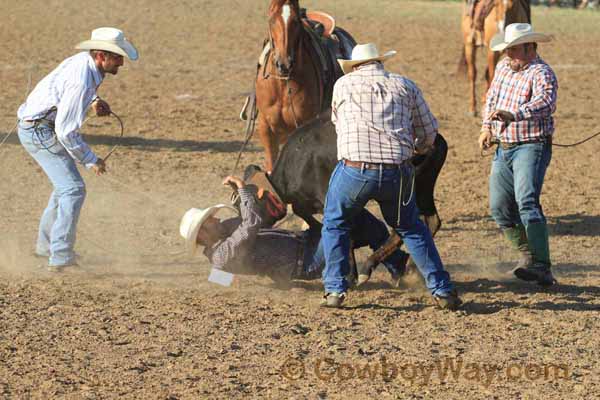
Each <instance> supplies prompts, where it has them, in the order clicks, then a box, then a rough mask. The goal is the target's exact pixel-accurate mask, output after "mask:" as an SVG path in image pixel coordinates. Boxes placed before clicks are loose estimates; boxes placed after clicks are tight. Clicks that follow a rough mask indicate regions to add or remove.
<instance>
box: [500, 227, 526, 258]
mask: <svg viewBox="0 0 600 400" xmlns="http://www.w3.org/2000/svg"><path fill="white" fill-rule="evenodd" d="M502 232H503V233H504V237H505V238H506V239H508V241H509V242H510V244H511V245H512V247H513V248H514V249H515V250H517V251H518V252H519V254H520V255H521V258H520V259H519V262H518V263H517V268H527V267H531V266H532V265H533V257H532V254H531V251H530V250H529V243H528V241H527V234H526V233H525V227H524V226H523V225H517V226H515V227H513V228H505V229H503V230H502Z"/></svg>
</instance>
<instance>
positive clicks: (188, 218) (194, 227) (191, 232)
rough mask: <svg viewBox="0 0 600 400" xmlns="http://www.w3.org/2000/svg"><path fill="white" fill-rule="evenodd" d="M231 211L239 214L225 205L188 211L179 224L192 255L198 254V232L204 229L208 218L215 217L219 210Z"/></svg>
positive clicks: (180, 231)
mask: <svg viewBox="0 0 600 400" xmlns="http://www.w3.org/2000/svg"><path fill="white" fill-rule="evenodd" d="M222 209H229V210H232V211H234V212H235V213H237V210H236V209H235V208H233V207H231V206H228V205H225V204H217V205H216V206H212V207H208V208H205V209H200V208H190V209H189V210H187V211H186V213H185V214H184V215H183V218H181V223H180V224H179V234H180V235H181V236H182V237H183V238H184V239H185V244H186V246H187V248H188V250H189V251H190V253H191V254H194V253H196V249H197V248H198V243H196V238H197V236H198V231H199V230H200V228H201V227H202V224H204V222H205V221H206V220H207V219H208V217H212V216H214V215H215V214H216V213H217V212H218V211H219V210H222Z"/></svg>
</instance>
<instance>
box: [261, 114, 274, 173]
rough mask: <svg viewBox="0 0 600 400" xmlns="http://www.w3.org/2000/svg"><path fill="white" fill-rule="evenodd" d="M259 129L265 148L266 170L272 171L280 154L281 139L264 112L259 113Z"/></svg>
mask: <svg viewBox="0 0 600 400" xmlns="http://www.w3.org/2000/svg"><path fill="white" fill-rule="evenodd" d="M257 130H258V136H259V138H260V142H261V144H262V145H263V147H264V148H265V170H266V171H267V172H268V173H270V172H271V171H272V170H273V165H274V164H275V161H276V160H277V156H278V155H279V141H278V140H277V137H276V136H275V132H273V130H272V129H271V127H270V126H269V124H268V122H267V120H266V118H265V117H264V114H259V117H258V127H257Z"/></svg>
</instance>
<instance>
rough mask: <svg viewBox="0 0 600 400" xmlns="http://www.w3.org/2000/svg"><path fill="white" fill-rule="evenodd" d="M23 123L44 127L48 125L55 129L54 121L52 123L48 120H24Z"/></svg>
mask: <svg viewBox="0 0 600 400" xmlns="http://www.w3.org/2000/svg"><path fill="white" fill-rule="evenodd" d="M23 122H25V123H28V124H32V125H40V124H43V125H48V126H49V127H51V128H54V121H52V120H51V119H46V118H38V119H25V120H23Z"/></svg>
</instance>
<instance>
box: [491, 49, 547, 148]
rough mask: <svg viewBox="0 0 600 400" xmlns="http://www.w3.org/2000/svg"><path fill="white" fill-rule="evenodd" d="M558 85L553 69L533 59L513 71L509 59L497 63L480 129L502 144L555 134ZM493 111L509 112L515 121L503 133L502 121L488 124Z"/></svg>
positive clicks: (538, 59)
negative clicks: (553, 114) (488, 131)
mask: <svg viewBox="0 0 600 400" xmlns="http://www.w3.org/2000/svg"><path fill="white" fill-rule="evenodd" d="M557 90H558V82H557V80H556V75H555V74H554V71H552V68H550V66H549V65H548V64H546V63H545V62H544V61H543V60H542V59H541V58H539V57H536V58H535V59H534V60H533V61H531V63H529V64H528V65H527V66H526V67H525V68H523V69H522V70H520V71H518V72H514V71H513V70H512V69H511V68H510V60H509V59H508V57H506V58H504V59H502V60H501V61H500V62H499V63H498V68H497V69H496V73H495V75H494V80H493V81H492V84H491V86H490V89H489V90H488V93H487V99H486V104H485V108H484V113H483V126H482V130H491V131H492V133H493V134H494V137H495V138H496V139H498V140H500V141H501V142H506V143H521V142H535V141H538V140H540V139H541V138H545V137H549V136H551V135H552V134H553V133H554V119H553V118H552V113H554V111H556V95H557ZM495 110H505V111H510V112H511V113H513V115H514V116H515V121H514V122H511V123H510V124H508V126H507V127H506V129H504V130H502V122H500V121H491V120H490V115H491V114H492V113H493V112H494V111H495Z"/></svg>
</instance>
